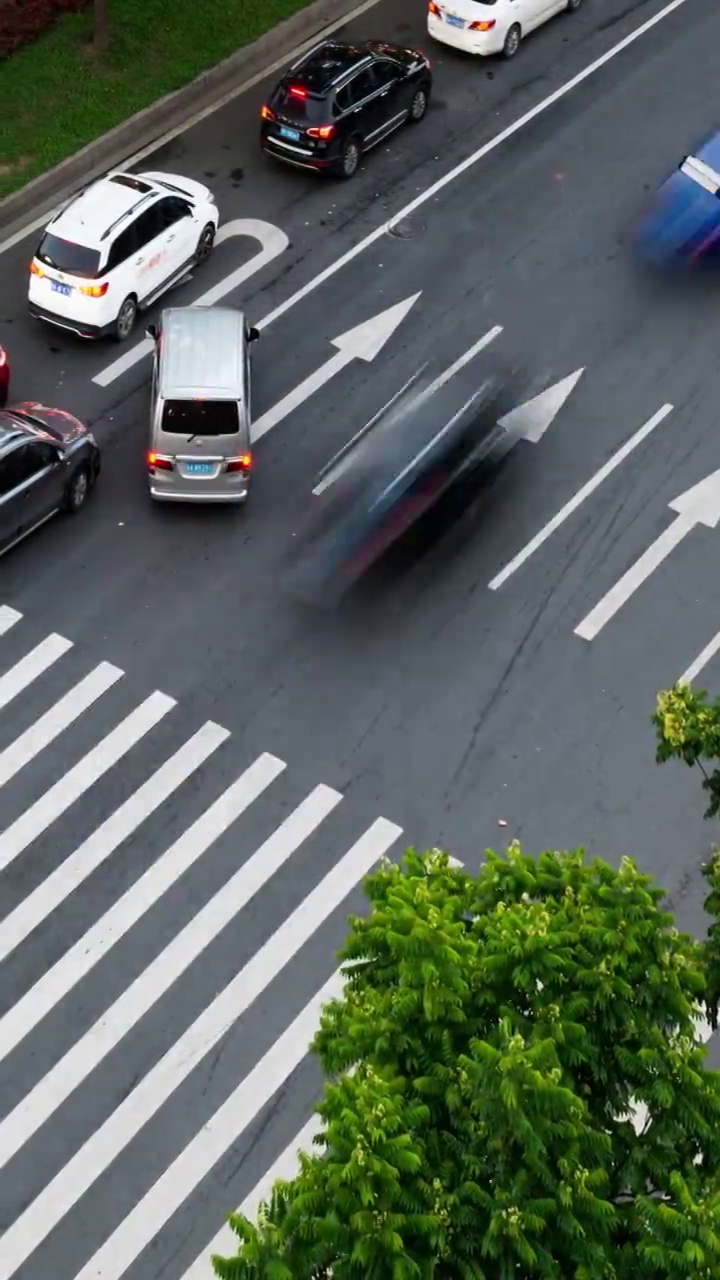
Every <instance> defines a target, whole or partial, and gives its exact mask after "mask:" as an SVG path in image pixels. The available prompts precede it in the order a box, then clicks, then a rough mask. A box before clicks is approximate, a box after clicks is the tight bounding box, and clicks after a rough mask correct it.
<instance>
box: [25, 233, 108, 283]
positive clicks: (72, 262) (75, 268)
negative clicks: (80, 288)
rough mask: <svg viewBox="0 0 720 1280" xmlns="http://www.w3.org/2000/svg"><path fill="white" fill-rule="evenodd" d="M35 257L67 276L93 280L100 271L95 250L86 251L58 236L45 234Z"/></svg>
mask: <svg viewBox="0 0 720 1280" xmlns="http://www.w3.org/2000/svg"><path fill="white" fill-rule="evenodd" d="M35 257H36V258H38V259H39V261H40V262H44V263H45V266H46V267H55V268H56V269H57V270H58V271H64V272H65V273H66V274H67V275H69V276H84V277H85V279H86V280H94V279H96V278H97V276H98V274H99V271H100V254H99V253H98V251H97V249H87V248H86V247H85V245H84V244H74V243H73V242H72V240H61V239H60V237H59V236H54V235H51V233H50V232H49V231H46V232H45V235H44V236H43V238H42V240H41V241H40V246H39V248H38V251H37V253H36V254H35Z"/></svg>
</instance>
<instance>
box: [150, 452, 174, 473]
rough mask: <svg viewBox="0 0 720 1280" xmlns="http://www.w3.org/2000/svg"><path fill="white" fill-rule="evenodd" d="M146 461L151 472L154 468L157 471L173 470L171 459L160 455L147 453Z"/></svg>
mask: <svg viewBox="0 0 720 1280" xmlns="http://www.w3.org/2000/svg"><path fill="white" fill-rule="evenodd" d="M147 460H148V467H149V468H150V470H151V471H153V470H155V468H157V470H158V471H172V469H173V464H172V458H165V457H163V455H162V454H161V453H149V454H148V457H147Z"/></svg>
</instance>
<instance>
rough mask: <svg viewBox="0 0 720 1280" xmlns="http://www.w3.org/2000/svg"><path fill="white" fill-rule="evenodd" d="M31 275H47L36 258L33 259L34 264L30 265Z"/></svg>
mask: <svg viewBox="0 0 720 1280" xmlns="http://www.w3.org/2000/svg"><path fill="white" fill-rule="evenodd" d="M30 274H31V275H33V276H44V275H45V272H44V271H43V269H42V267H41V266H40V263H39V262H36V261H35V259H34V258H33V260H32V262H31V263H30Z"/></svg>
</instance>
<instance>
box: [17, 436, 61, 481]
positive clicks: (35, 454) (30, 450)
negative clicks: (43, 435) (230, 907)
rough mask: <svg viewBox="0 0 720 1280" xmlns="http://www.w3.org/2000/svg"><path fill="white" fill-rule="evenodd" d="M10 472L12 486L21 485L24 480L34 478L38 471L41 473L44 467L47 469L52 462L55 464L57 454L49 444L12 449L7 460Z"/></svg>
mask: <svg viewBox="0 0 720 1280" xmlns="http://www.w3.org/2000/svg"><path fill="white" fill-rule="evenodd" d="M8 461H9V462H10V467H11V471H12V476H13V480H14V484H15V485H18V484H22V483H23V481H25V480H30V479H31V478H32V477H33V476H36V475H37V474H38V472H39V471H43V470H44V468H45V467H49V466H50V465H51V464H52V463H53V462H57V453H56V452H55V450H54V449H53V447H52V445H49V444H41V443H39V442H38V443H37V444H23V445H21V446H20V448H19V449H14V450H13V452H12V453H11V454H10V457H9V459H8Z"/></svg>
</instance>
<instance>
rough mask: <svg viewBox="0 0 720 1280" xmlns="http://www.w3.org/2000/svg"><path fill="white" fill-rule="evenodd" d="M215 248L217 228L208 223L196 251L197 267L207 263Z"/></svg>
mask: <svg viewBox="0 0 720 1280" xmlns="http://www.w3.org/2000/svg"><path fill="white" fill-rule="evenodd" d="M214 248H215V226H214V223H212V222H208V223H207V225H206V226H204V227H203V229H202V234H201V236H200V239H199V240H198V243H197V249H196V250H195V266H196V267H202V266H203V264H204V263H205V262H207V260H208V258H209V257H210V255H211V253H212V251H213V249H214Z"/></svg>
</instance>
